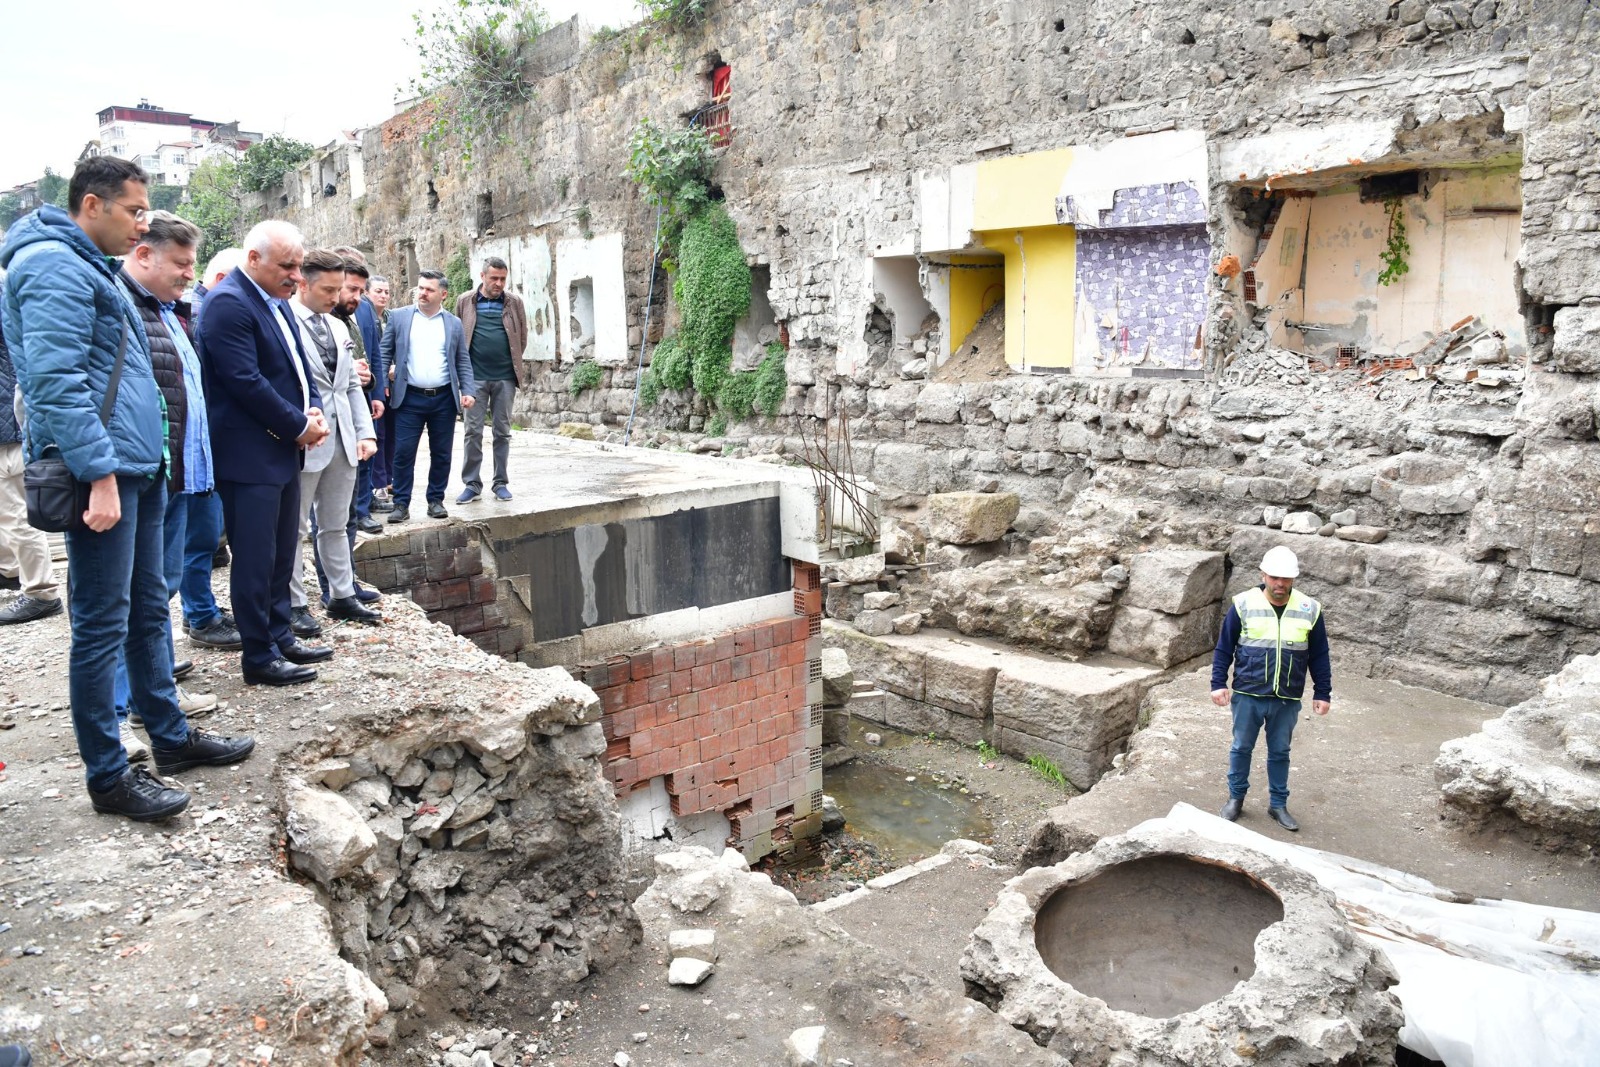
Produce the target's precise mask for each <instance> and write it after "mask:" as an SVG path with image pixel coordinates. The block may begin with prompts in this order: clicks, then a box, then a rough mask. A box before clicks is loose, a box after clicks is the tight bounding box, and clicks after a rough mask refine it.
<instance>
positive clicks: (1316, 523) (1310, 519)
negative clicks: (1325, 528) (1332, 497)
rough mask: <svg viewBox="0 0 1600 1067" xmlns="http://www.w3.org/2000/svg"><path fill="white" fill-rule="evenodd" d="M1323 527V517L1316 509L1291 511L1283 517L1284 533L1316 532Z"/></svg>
mask: <svg viewBox="0 0 1600 1067" xmlns="http://www.w3.org/2000/svg"><path fill="white" fill-rule="evenodd" d="M1321 528H1322V517H1321V516H1320V515H1318V514H1317V513H1316V512H1314V511H1291V512H1290V513H1289V514H1287V515H1285V516H1284V517H1283V524H1282V529H1283V532H1284V533H1292V534H1314V533H1316V532H1317V531H1318V530H1320V529H1321Z"/></svg>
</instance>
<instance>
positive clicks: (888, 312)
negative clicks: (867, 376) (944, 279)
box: [872, 256, 993, 366]
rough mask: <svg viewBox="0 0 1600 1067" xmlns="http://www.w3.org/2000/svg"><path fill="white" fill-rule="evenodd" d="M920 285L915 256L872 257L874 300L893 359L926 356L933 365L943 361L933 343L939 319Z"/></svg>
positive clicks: (934, 342) (919, 267)
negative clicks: (886, 326) (887, 331)
mask: <svg viewBox="0 0 1600 1067" xmlns="http://www.w3.org/2000/svg"><path fill="white" fill-rule="evenodd" d="M923 284H924V282H923V268H922V265H921V264H920V263H919V262H918V261H917V258H916V257H915V256H874V257H873V258H872V288H873V291H874V293H875V303H876V305H877V307H879V308H880V309H882V312H883V314H884V315H885V317H886V318H887V319H888V320H889V325H890V327H891V330H890V337H889V341H890V343H891V344H892V345H893V347H894V348H895V349H896V350H897V358H900V359H911V358H913V356H921V355H927V356H930V361H931V362H932V363H934V365H935V366H937V365H938V364H939V363H942V362H943V359H942V358H940V357H941V356H942V355H943V354H944V353H941V352H939V351H938V345H937V342H938V334H939V327H940V325H941V322H940V318H939V314H938V312H936V311H935V310H934V308H933V305H932V304H930V303H929V302H928V297H927V294H926V293H925V292H924V291H923ZM992 303H993V301H991V304H992Z"/></svg>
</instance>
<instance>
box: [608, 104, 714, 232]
mask: <svg viewBox="0 0 1600 1067" xmlns="http://www.w3.org/2000/svg"><path fill="white" fill-rule="evenodd" d="M716 163H717V158H716V151H715V145H714V144H713V143H712V140H711V134H710V133H708V132H707V131H706V130H705V129H704V128H703V127H700V126H688V127H685V128H683V129H680V130H664V129H662V128H661V127H660V126H658V125H656V124H655V123H654V122H652V121H651V120H649V119H643V120H641V121H640V123H639V124H638V125H637V126H635V127H634V128H633V133H632V134H631V135H629V137H628V166H627V168H626V169H625V170H624V171H623V173H624V174H625V175H626V176H627V177H628V178H630V179H632V180H633V181H635V182H637V183H638V184H639V186H640V187H641V188H642V189H644V192H645V199H646V200H648V201H649V202H650V203H651V204H652V205H654V206H656V207H659V208H660V209H661V238H660V247H661V248H671V247H674V246H675V245H676V244H677V243H678V235H679V234H680V233H681V232H682V231H683V226H684V224H685V223H686V222H687V221H688V220H689V219H690V218H691V217H693V216H695V215H698V214H701V213H702V212H704V211H705V210H706V208H707V206H708V205H709V204H710V203H711V172H712V168H714V167H715V166H716Z"/></svg>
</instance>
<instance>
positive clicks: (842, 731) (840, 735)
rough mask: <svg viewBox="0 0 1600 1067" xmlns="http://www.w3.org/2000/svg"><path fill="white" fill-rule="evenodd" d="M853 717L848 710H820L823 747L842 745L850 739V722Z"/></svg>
mask: <svg viewBox="0 0 1600 1067" xmlns="http://www.w3.org/2000/svg"><path fill="white" fill-rule="evenodd" d="M852 717H853V716H852V715H851V713H850V709H849V708H823V709H822V743H823V744H825V745H842V744H844V743H845V742H846V741H848V740H849V739H850V720H851V718H852Z"/></svg>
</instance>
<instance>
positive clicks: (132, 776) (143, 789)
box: [89, 767, 189, 822]
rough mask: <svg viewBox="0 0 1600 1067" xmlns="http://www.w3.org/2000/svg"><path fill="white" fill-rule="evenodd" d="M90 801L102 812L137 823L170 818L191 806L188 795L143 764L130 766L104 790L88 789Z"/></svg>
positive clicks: (96, 809)
mask: <svg viewBox="0 0 1600 1067" xmlns="http://www.w3.org/2000/svg"><path fill="white" fill-rule="evenodd" d="M89 803H91V804H93V805H94V810H95V811H98V812H99V813H100V814H102V815H125V816H127V817H128V818H130V819H132V820H133V821H134V822H159V821H160V820H162V819H170V818H172V817H173V816H174V815H176V814H178V812H180V811H182V810H183V809H184V808H187V807H188V806H189V794H188V793H185V792H184V791H183V790H181V789H174V788H172V787H171V786H169V785H167V784H166V783H165V782H163V781H162V780H161V779H159V778H157V777H156V776H155V775H153V774H151V773H150V772H149V771H147V770H145V769H144V768H143V767H129V768H128V772H127V773H126V774H124V775H123V776H122V777H121V778H120V779H118V781H117V784H116V785H114V786H112V787H111V788H110V789H107V790H106V791H105V792H103V793H97V792H95V791H94V790H93V789H91V790H89Z"/></svg>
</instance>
